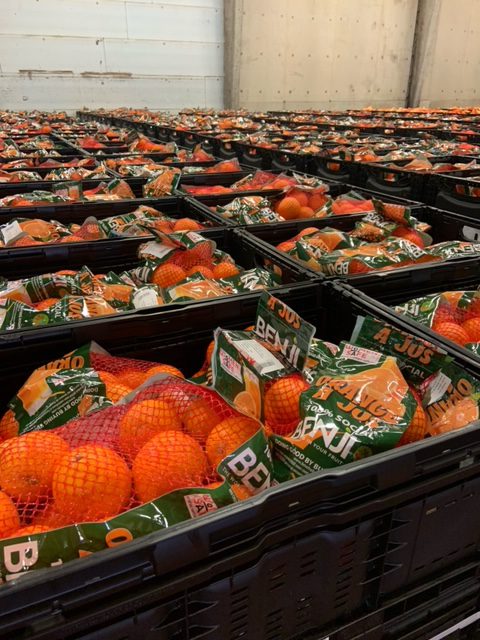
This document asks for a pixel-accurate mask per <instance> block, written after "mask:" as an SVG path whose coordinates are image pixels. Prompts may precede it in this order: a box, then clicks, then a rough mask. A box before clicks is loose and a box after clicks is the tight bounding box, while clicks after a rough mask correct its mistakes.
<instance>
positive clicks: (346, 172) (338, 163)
mask: <svg viewBox="0 0 480 640" xmlns="http://www.w3.org/2000/svg"><path fill="white" fill-rule="evenodd" d="M307 167H308V169H307V170H308V171H310V172H311V173H314V174H315V175H317V176H319V177H320V178H325V179H327V180H336V181H338V182H346V183H348V184H353V185H358V186H363V187H365V186H369V185H367V184H366V182H367V181H366V177H365V167H364V163H362V162H354V161H353V160H344V159H337V158H332V157H331V156H329V155H326V154H325V155H322V154H317V155H314V156H311V157H309V158H308V163H307ZM371 188H372V189H375V187H374V186H372V187H371ZM376 190H377V191H378V188H377V189H376ZM391 195H394V196H395V195H397V196H399V197H410V195H409V194H403V193H397V194H394V193H392V194H391Z"/></svg>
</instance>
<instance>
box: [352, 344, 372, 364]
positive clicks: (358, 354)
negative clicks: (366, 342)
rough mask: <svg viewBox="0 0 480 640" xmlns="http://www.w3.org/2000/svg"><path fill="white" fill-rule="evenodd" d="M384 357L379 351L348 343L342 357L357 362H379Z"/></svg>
mask: <svg viewBox="0 0 480 640" xmlns="http://www.w3.org/2000/svg"><path fill="white" fill-rule="evenodd" d="M381 357H382V354H381V353H378V351H372V350H371V349H365V348H364V347H357V346H355V345H354V344H346V345H345V346H344V348H343V351H342V358H348V359H349V360H356V361H357V362H366V363H367V364H377V363H378V362H379V360H380V358H381Z"/></svg>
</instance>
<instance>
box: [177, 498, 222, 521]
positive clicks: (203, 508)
mask: <svg viewBox="0 0 480 640" xmlns="http://www.w3.org/2000/svg"><path fill="white" fill-rule="evenodd" d="M184 500H185V504H186V506H187V509H188V513H189V514H190V517H191V518H198V517H199V516H204V515H206V514H207V513H210V511H216V510H217V509H218V507H217V505H216V504H215V501H214V500H213V498H212V496H210V495H209V494H208V493H191V494H190V495H186V496H184Z"/></svg>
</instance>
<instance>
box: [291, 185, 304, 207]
mask: <svg viewBox="0 0 480 640" xmlns="http://www.w3.org/2000/svg"><path fill="white" fill-rule="evenodd" d="M289 195H290V197H291V198H295V200H296V201H297V202H298V204H299V205H300V206H301V207H307V206H308V196H307V194H306V193H305V192H304V191H300V189H293V191H292V192H291V193H290V194H289Z"/></svg>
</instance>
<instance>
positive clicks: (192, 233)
mask: <svg viewBox="0 0 480 640" xmlns="http://www.w3.org/2000/svg"><path fill="white" fill-rule="evenodd" d="M187 236H188V237H189V238H190V240H193V242H202V241H203V240H205V238H202V236H201V235H200V234H199V233H195V231H189V232H188V233H187Z"/></svg>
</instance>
